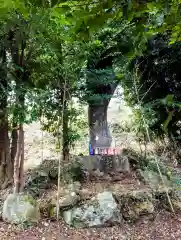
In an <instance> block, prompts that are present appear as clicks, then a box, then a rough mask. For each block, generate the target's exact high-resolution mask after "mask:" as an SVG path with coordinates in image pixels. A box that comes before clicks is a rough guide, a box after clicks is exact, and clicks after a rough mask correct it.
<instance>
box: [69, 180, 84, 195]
mask: <svg viewBox="0 0 181 240" xmlns="http://www.w3.org/2000/svg"><path fill="white" fill-rule="evenodd" d="M80 188H81V183H80V182H73V183H71V184H69V185H68V187H67V190H68V191H69V192H75V193H79V190H80Z"/></svg>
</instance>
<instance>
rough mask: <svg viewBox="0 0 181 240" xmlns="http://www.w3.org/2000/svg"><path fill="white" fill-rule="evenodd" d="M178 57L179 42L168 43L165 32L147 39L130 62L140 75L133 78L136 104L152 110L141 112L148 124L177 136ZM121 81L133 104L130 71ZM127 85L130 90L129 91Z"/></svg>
mask: <svg viewBox="0 0 181 240" xmlns="http://www.w3.org/2000/svg"><path fill="white" fill-rule="evenodd" d="M179 59H180V43H179V42H178V43H175V44H173V45H169V37H168V36H167V35H163V36H162V35H158V36H157V37H156V38H153V39H151V40H150V41H149V44H148V48H147V51H146V52H144V56H143V57H141V58H138V59H137V60H136V61H134V62H133V65H132V66H135V67H136V68H137V69H138V70H137V71H138V72H139V76H140V77H138V80H137V89H138V93H137V94H138V97H139V99H140V104H141V106H142V107H143V108H144V109H145V108H146V109H150V110H149V111H150V113H151V112H152V114H151V115H149V116H146V115H145V117H146V119H147V120H148V121H149V126H148V127H149V128H150V130H152V131H154V132H155V133H156V134H157V135H163V134H165V133H166V132H167V133H168V135H169V136H170V137H171V136H174V137H178V133H177V131H178V129H179V119H180V106H179V102H180V100H181V99H180V67H179V64H180V60H179ZM132 66H131V67H132ZM125 85H126V87H125V88H126V91H125V93H128V94H127V96H126V97H127V101H129V102H130V104H132V105H137V104H138V102H137V99H135V94H136V93H135V84H134V79H133V78H132V76H131V74H130V75H129V77H128V78H127V79H126V80H125ZM130 89H132V91H129V90H130ZM173 96H174V100H173ZM174 101H175V104H174ZM154 115H156V118H155V117H154ZM150 120H152V122H150Z"/></svg>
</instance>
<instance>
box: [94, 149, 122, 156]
mask: <svg viewBox="0 0 181 240" xmlns="http://www.w3.org/2000/svg"><path fill="white" fill-rule="evenodd" d="M91 150H92V151H91V155H117V154H120V153H121V149H120V148H117V147H115V148H114V147H113V148H112V147H110V148H103V147H101V148H95V149H91Z"/></svg>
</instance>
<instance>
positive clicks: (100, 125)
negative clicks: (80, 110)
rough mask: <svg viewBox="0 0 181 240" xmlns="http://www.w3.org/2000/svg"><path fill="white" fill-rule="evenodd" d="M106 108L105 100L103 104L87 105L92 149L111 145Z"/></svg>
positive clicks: (106, 102)
mask: <svg viewBox="0 0 181 240" xmlns="http://www.w3.org/2000/svg"><path fill="white" fill-rule="evenodd" d="M107 108H108V101H105V102H104V105H91V104H90V105H89V109H88V120H89V134H90V144H91V147H92V149H93V150H94V149H96V148H108V147H110V146H111V142H112V137H111V133H110V130H109V126H108V122H107Z"/></svg>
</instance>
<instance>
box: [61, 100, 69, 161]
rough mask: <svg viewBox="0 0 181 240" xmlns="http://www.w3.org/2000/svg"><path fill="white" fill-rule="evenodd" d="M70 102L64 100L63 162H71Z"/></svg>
mask: <svg viewBox="0 0 181 240" xmlns="http://www.w3.org/2000/svg"><path fill="white" fill-rule="evenodd" d="M67 104H68V101H67V100H64V114H63V139H62V142H63V143H62V145H63V161H64V162H68V160H69V147H70V146H69V135H68V130H69V129H68V127H69V126H68V120H69V115H68V106H67Z"/></svg>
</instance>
